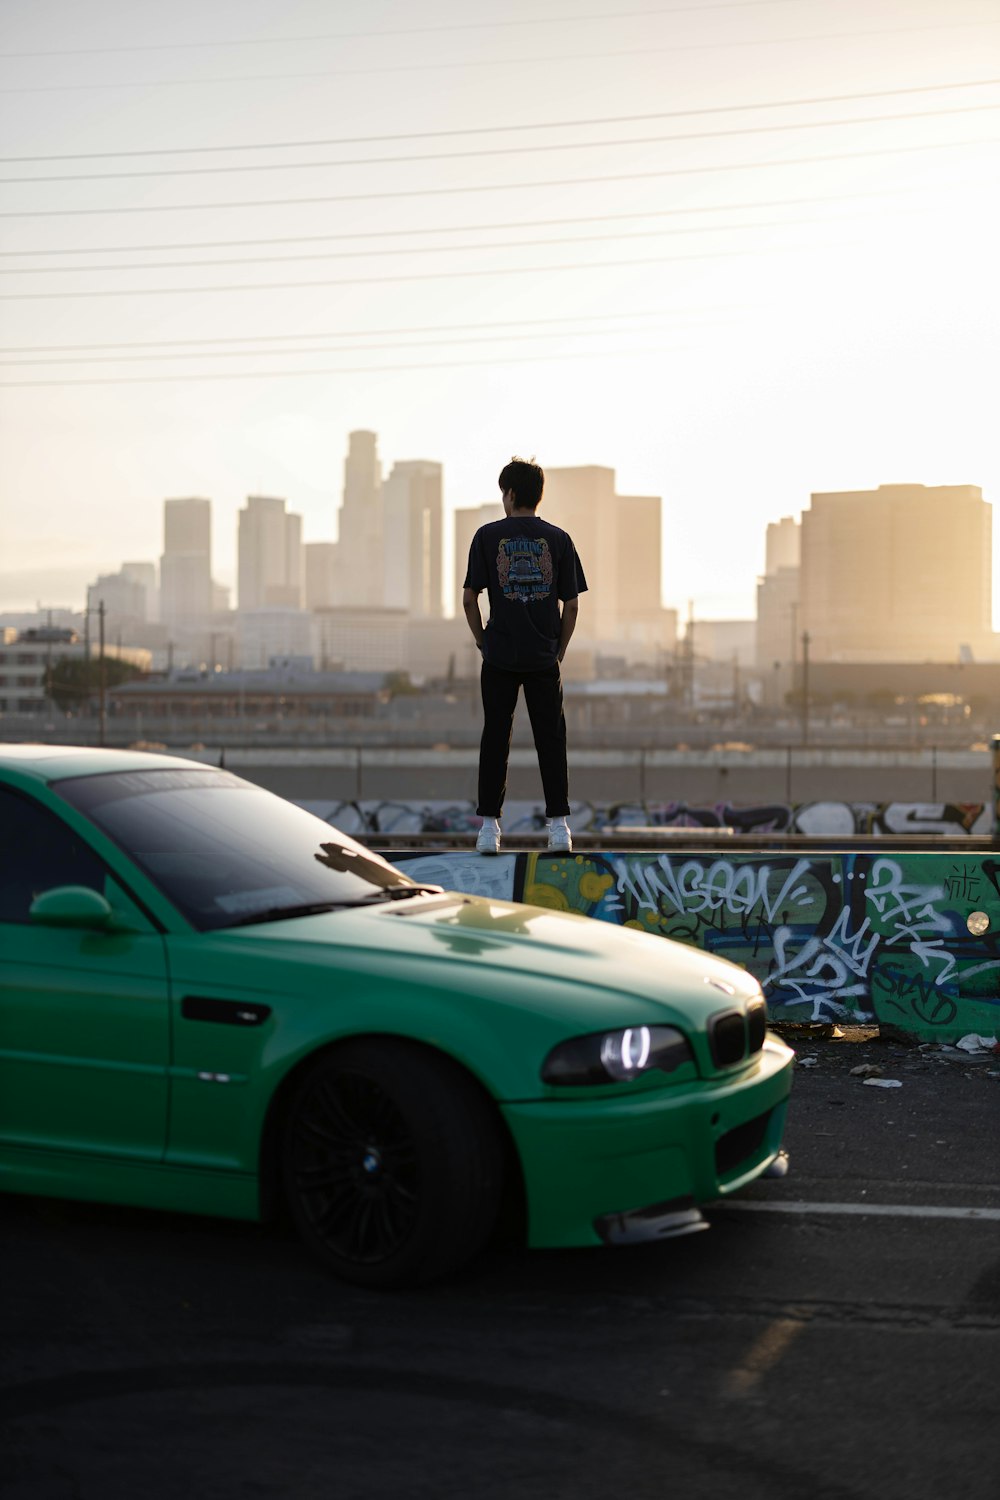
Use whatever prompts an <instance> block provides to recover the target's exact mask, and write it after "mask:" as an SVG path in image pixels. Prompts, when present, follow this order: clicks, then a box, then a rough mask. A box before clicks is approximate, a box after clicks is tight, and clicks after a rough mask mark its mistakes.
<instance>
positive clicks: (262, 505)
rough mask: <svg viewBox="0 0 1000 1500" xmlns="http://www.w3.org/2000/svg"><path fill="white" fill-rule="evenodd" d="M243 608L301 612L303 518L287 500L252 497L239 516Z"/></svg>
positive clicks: (303, 579) (240, 598)
mask: <svg viewBox="0 0 1000 1500" xmlns="http://www.w3.org/2000/svg"><path fill="white" fill-rule="evenodd" d="M237 553H238V583H237V586H238V591H239V595H238V599H239V608H240V609H241V610H247V609H268V608H285V609H301V608H302V604H303V595H304V591H305V573H304V561H303V555H302V517H301V516H298V515H292V514H291V513H290V512H288V511H286V509H285V502H284V500H277V499H273V498H271V497H269V496H265V495H250V496H249V497H248V499H247V503H246V506H245V508H244V509H243V510H241V511H240V513H239V532H238V537H237Z"/></svg>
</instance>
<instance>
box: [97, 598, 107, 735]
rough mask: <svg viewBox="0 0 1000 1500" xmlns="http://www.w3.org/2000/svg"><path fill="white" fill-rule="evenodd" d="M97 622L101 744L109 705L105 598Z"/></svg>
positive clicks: (98, 607) (100, 606)
mask: <svg viewBox="0 0 1000 1500" xmlns="http://www.w3.org/2000/svg"><path fill="white" fill-rule="evenodd" d="M97 623H98V630H99V636H98V639H99V641H100V646H99V648H98V649H99V652H100V655H99V658H98V662H97V703H98V708H97V743H98V744H99V745H103V744H104V736H105V730H106V728H107V707H108V706H107V701H106V681H105V675H104V600H103V599H102V600H101V601H100V603H99V604H98V606H97Z"/></svg>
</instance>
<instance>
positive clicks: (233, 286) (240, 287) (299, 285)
mask: <svg viewBox="0 0 1000 1500" xmlns="http://www.w3.org/2000/svg"><path fill="white" fill-rule="evenodd" d="M801 248H802V247H801V246H799V245H795V246H778V245H771V246H768V247H766V248H756V249H747V250H709V251H697V252H695V253H694V254H691V255H658V256H651V257H646V258H644V259H641V260H635V259H632V260H595V261H583V262H564V263H562V264H556V265H549V266H495V267H490V268H489V269H486V270H480V271H456V270H449V271H412V272H402V273H400V274H398V275H394V276H343V277H334V278H332V279H324V280H322V281H262V282H246V283H239V282H222V283H217V284H213V285H208V286H145V287H129V288H126V287H114V288H111V289H108V290H105V291H96V290H95V291H85V292H0V302H66V301H70V300H75V301H90V300H92V299H94V298H98V297H116V298H117V297H193V296H201V295H207V294H209V293H215V292H287V291H298V290H307V289H309V290H314V289H317V288H320V287H331V286H387V285H390V284H394V283H398V282H404V281H459V280H461V281H469V280H482V279H484V278H489V277H491V276H525V275H532V274H538V273H541V274H545V273H550V272H553V271H559V272H566V271H606V270H612V269H618V268H621V267H623V266H662V265H669V264H673V263H675V262H679V261H687V260H696V261H706V260H732V259H734V258H736V257H740V256H745V255H760V254H766V253H776V252H780V251H781V250H783V249H784V250H800V249H801Z"/></svg>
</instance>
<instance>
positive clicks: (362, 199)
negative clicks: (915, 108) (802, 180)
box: [0, 136, 998, 219]
mask: <svg viewBox="0 0 1000 1500" xmlns="http://www.w3.org/2000/svg"><path fill="white" fill-rule="evenodd" d="M997 140H998V137H996V136H986V137H980V138H979V139H974V140H963V141H938V142H934V141H928V142H925V143H923V144H921V145H918V146H878V147H875V148H871V149H868V150H865V151H841V152H835V153H828V154H824V155H821V156H798V157H782V158H778V159H776V160H773V161H752V162H725V163H720V164H718V165H716V166H702V167H668V168H660V169H658V170H656V171H651V172H616V173H614V175H612V176H602V177H556V178H547V179H543V180H540V181H537V182H496V183H481V182H476V183H469V184H465V185H463V186H461V187H439V188H398V189H394V190H393V191H391V192H371V193H334V194H330V195H323V196H321V197H309V198H250V199H244V200H242V201H238V202H227V203H164V204H157V203H153V204H150V203H146V204H140V205H133V206H131V207H128V208H48V209H29V210H17V211H4V212H2V213H0V219H66V218H79V217H81V216H82V215H98V214H99V215H106V214H169V213H205V212H209V211H215V210H218V209H228V208H289V207H293V206H295V207H300V206H303V205H306V204H319V203H366V202H372V201H373V200H378V201H380V202H384V201H386V200H387V199H390V198H441V197H454V196H455V195H456V194H462V193H506V192H515V191H516V192H522V191H524V190H525V189H527V188H552V187H583V186H590V185H593V184H597V183H611V182H640V181H648V180H649V179H651V178H659V177H691V176H699V175H702V174H705V173H717V172H756V171H762V170H763V169H765V168H770V167H806V166H815V165H817V164H819V163H825V162H832V161H858V160H868V159H870V158H872V157H876V156H907V155H911V154H912V153H913V152H915V151H950V150H954V149H956V148H958V147H964V146H992V145H995V144H996V143H997Z"/></svg>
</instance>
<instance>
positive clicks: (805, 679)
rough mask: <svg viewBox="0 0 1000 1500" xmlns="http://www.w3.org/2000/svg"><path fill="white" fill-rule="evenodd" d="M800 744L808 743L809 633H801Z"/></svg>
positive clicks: (805, 631)
mask: <svg viewBox="0 0 1000 1500" xmlns="http://www.w3.org/2000/svg"><path fill="white" fill-rule="evenodd" d="M802 743H803V745H808V743H809V632H808V630H804V631H803V632H802Z"/></svg>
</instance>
